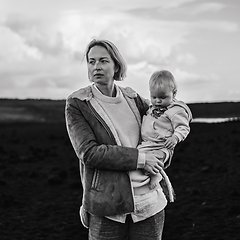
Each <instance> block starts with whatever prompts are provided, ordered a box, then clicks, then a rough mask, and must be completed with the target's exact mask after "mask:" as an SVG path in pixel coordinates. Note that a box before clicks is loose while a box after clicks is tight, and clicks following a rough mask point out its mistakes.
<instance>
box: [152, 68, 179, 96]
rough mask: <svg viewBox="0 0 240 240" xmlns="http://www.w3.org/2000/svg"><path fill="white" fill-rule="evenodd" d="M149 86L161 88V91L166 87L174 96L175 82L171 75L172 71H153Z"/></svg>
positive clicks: (175, 91)
mask: <svg viewBox="0 0 240 240" xmlns="http://www.w3.org/2000/svg"><path fill="white" fill-rule="evenodd" d="M149 87H150V88H153V87H154V88H161V89H162V91H163V92H164V90H165V89H166V88H168V89H169V88H170V90H171V91H172V92H173V94H174V96H175V95H176V93H177V84H176V81H175V78H174V76H173V75H172V73H171V72H169V71H167V70H161V71H156V72H154V73H153V74H152V76H151V77H150V80H149Z"/></svg>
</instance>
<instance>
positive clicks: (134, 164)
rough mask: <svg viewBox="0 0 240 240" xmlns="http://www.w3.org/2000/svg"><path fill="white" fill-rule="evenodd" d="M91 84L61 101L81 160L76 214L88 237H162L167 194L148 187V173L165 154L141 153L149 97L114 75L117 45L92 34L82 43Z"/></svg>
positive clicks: (119, 73)
mask: <svg viewBox="0 0 240 240" xmlns="http://www.w3.org/2000/svg"><path fill="white" fill-rule="evenodd" d="M86 60H87V67H88V77H89V80H90V81H91V82H92V84H91V85H90V86H87V87H86V88H82V89H80V90H78V91H76V92H74V93H73V94H71V95H70V96H69V97H68V99H67V101H66V111H65V115H66V125H67V130H68V134H69V137H70V140H71V143H72V145H73V148H74V150H75V152H76V154H77V156H78V158H79V162H80V176H81V181H82V186H83V199H82V206H81V208H80V217H81V220H82V223H83V225H84V226H85V227H88V228H89V239H92V240H102V239H116V240H120V239H133V240H135V239H137V240H141V239H144V240H147V239H149V240H150V239H151V240H154V239H156V240H157V239H161V235H162V229H163V223H164V208H165V206H166V204H167V200H166V198H165V196H164V194H163V191H162V189H161V186H160V185H159V187H158V188H157V189H156V190H155V189H154V191H151V190H150V189H149V181H150V178H149V177H148V176H147V175H144V174H143V171H142V170H141V169H144V171H146V172H149V173H150V174H156V173H158V172H159V171H160V170H161V168H162V167H163V166H164V162H166V160H169V159H170V156H169V154H168V153H167V152H165V153H164V152H162V155H161V156H160V157H161V158H159V156H158V158H157V157H156V156H155V155H154V154H152V153H147V154H145V153H141V152H139V150H138V149H137V148H136V147H137V145H138V144H139V140H140V127H141V119H142V116H143V115H144V114H145V113H146V111H147V109H148V103H147V102H146V100H144V99H142V98H141V97H140V96H139V95H138V94H137V93H136V92H134V91H133V90H132V89H131V88H122V87H119V86H117V85H116V84H115V81H119V80H123V78H124V77H125V76H126V64H125V62H124V60H123V58H122V56H121V55H120V53H119V51H118V49H117V48H116V46H115V45H114V44H113V43H111V42H109V41H107V40H93V41H91V42H90V43H89V45H88V46H87V49H86Z"/></svg>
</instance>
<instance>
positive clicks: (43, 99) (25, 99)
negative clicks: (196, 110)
mask: <svg viewBox="0 0 240 240" xmlns="http://www.w3.org/2000/svg"><path fill="white" fill-rule="evenodd" d="M1 100H13V101H15V100H17V101H31V100H33V101H66V99H64V98H62V99H51V98H5V97H4V98H1V97H0V101H1ZM186 103H187V104H208V103H240V100H239V101H234V100H231V101H230V100H226V101H223V100H222V101H208V102H207V101H205V102H186Z"/></svg>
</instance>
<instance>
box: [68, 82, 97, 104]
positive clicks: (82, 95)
mask: <svg viewBox="0 0 240 240" xmlns="http://www.w3.org/2000/svg"><path fill="white" fill-rule="evenodd" d="M92 96H93V95H92V88H91V86H90V85H89V86H87V87H84V88H80V89H78V90H77V91H75V92H73V93H71V94H70V95H69V96H68V98H67V99H71V98H78V99H79V100H81V101H84V100H87V101H88V100H90V99H91V98H92Z"/></svg>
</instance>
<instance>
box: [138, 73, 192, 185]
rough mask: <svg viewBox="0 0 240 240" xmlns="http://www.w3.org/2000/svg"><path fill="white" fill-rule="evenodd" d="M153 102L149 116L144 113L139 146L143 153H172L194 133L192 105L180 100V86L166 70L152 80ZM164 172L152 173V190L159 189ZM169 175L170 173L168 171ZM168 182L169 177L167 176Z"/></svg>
mask: <svg viewBox="0 0 240 240" xmlns="http://www.w3.org/2000/svg"><path fill="white" fill-rule="evenodd" d="M149 90H150V97H151V105H150V107H149V110H148V112H147V115H144V116H143V122H142V128H141V136H142V140H143V142H142V143H141V145H139V146H138V148H139V150H140V151H142V152H147V151H154V153H155V154H157V150H159V149H161V151H163V152H165V153H167V154H168V153H169V151H168V150H170V151H173V150H174V148H175V146H176V145H177V143H179V142H181V141H183V140H184V139H185V138H186V137H187V135H188V134H189V132H190V127H189V123H190V122H191V120H192V114H191V111H190V109H189V108H188V106H187V105H186V104H185V103H184V102H182V101H178V100H177V99H176V98H175V97H176V93H177V86H176V82H175V79H174V76H173V75H172V73H170V72H169V71H166V70H162V71H157V72H155V73H153V74H152V76H151V78H150V81H149ZM164 174H165V173H164V171H163V172H162V173H161V172H160V173H158V174H156V175H151V176H150V179H151V180H150V185H149V186H150V189H155V188H156V187H157V186H158V185H159V182H160V181H161V180H162V178H164V179H165V178H166V177H167V176H163V175H164ZM165 175H166V174H165ZM165 181H166V179H165Z"/></svg>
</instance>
